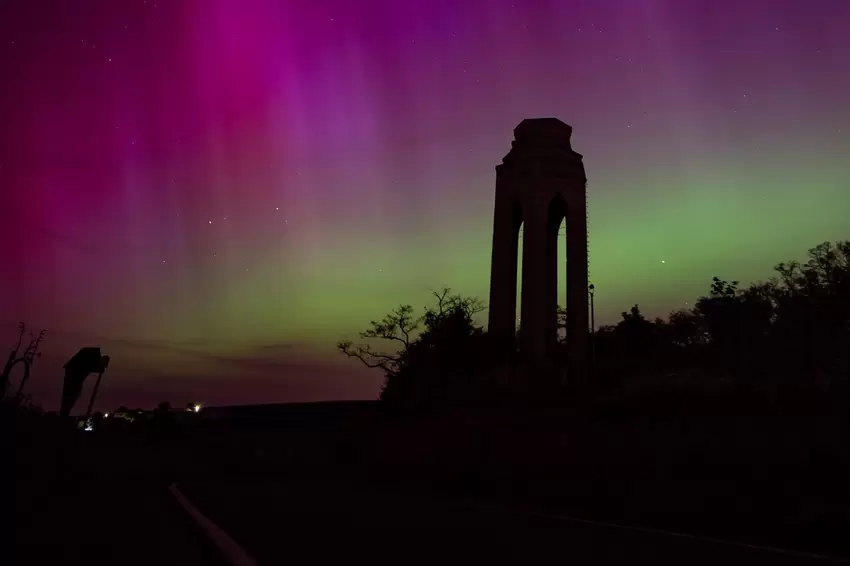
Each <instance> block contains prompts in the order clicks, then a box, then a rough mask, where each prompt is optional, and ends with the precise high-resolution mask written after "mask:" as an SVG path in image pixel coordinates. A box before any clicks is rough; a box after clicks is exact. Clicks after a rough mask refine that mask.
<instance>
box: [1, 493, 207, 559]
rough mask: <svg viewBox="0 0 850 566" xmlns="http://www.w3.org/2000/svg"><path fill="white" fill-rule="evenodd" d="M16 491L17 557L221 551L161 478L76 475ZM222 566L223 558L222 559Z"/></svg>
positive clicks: (203, 555)
mask: <svg viewBox="0 0 850 566" xmlns="http://www.w3.org/2000/svg"><path fill="white" fill-rule="evenodd" d="M53 494H54V496H53V497H49V496H48V491H47V490H45V489H44V486H43V485H40V486H36V485H32V486H30V487H29V489H28V490H26V491H24V490H23V489H21V488H19V490H18V493H17V494H16V507H17V509H16V511H17V513H16V518H17V520H16V521H15V531H14V532H15V556H14V558H13V559H12V560H11V561H10V562H5V561H4V560H3V561H0V562H4V563H9V564H15V565H26V564H34V565H35V564H37V565H40V566H41V565H47V564H63V565H69V566H70V565H76V564H80V565H83V564H85V565H98V564H104V565H106V564H108V565H116V566H118V565H120V566H133V565H137V564H138V565H154V564H175V565H176V564H180V565H184V566H191V565H198V564H209V565H214V566H218V565H219V564H220V562H219V559H218V557H217V555H216V554H215V552H213V550H212V548H211V547H210V546H209V544H208V543H207V541H206V540H204V539H203V538H202V536H201V534H200V532H199V531H198V530H197V529H196V528H195V526H194V525H193V524H192V523H191V520H190V518H189V517H188V515H187V514H186V513H185V512H184V511H183V509H181V508H180V507H179V505H178V504H177V503H176V502H175V500H174V498H173V497H172V496H171V494H170V493H169V492H168V490H167V489H166V486H165V485H162V484H159V483H152V482H138V481H132V480H130V479H127V478H123V479H119V480H116V481H114V482H104V481H103V480H100V481H99V482H98V483H95V482H92V481H85V482H79V481H74V482H72V483H69V484H68V485H66V486H64V487H63V488H56V489H54V490H53ZM222 566H223V565H222Z"/></svg>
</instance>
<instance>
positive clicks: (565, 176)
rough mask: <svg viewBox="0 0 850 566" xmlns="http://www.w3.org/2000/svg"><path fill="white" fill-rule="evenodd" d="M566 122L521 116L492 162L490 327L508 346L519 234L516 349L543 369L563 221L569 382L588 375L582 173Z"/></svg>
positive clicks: (552, 325) (550, 340)
mask: <svg viewBox="0 0 850 566" xmlns="http://www.w3.org/2000/svg"><path fill="white" fill-rule="evenodd" d="M571 135H572V127H570V126H568V125H567V124H565V123H563V122H561V121H560V120H558V119H557V118H533V119H527V120H523V121H522V122H521V123H520V124H519V126H517V127H516V128H515V129H514V141H513V142H511V150H510V152H508V154H507V155H506V156H505V157H504V159H502V163H501V164H500V165H497V166H496V205H495V210H494V218H493V258H492V264H491V274H490V320H489V332H490V333H491V335H494V336H496V337H498V338H500V339H501V340H502V342H503V343H504V344H515V342H514V340H515V336H516V297H517V252H518V250H519V229H520V226H523V238H522V246H523V247H522V256H523V257H522V295H521V301H522V308H521V320H520V333H519V338H520V340H519V342H520V343H519V349H520V352H521V353H522V355H523V358H524V359H525V360H527V362H528V363H529V364H531V365H532V366H533V367H541V366H545V365H546V364H547V363H548V362H549V361H550V360H551V359H552V354H553V351H554V348H555V346H556V344H557V336H558V327H557V322H558V321H557V304H558V269H559V266H563V263H561V262H559V258H558V232H559V229H560V225H561V221H562V220H563V219H564V218H566V224H567V247H566V248H567V257H566V260H567V262H566V276H567V301H566V308H567V352H568V371H569V374H570V380H571V381H572V380H583V379H584V378H585V377H586V376H587V358H588V333H589V327H588V281H587V272H588V268H587V265H588V262H587V178H586V176H585V172H584V165H583V163H582V156H581V154H579V153H576V152H575V151H573V149H572V147H571V145H570V136H571Z"/></svg>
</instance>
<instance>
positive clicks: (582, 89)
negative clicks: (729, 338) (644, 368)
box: [0, 0, 850, 410]
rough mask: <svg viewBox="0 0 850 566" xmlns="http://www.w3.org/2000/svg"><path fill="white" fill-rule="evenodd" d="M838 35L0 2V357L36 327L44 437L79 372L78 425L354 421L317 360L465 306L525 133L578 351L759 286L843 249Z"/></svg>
mask: <svg viewBox="0 0 850 566" xmlns="http://www.w3.org/2000/svg"><path fill="white" fill-rule="evenodd" d="M848 25H850V2H848V1H847V0H802V1H790V0H747V1H742V0H712V1H711V2H697V1H687V0H628V1H626V0H584V1H568V0H526V1H523V0H421V1H414V0H405V1H400V0H358V1H356V2H355V1H353V0H352V1H343V0H335V1H334V0H310V1H301V0H293V1H289V2H284V1H281V0H238V1H237V0H147V1H144V0H85V1H83V0H75V1H71V0H50V1H46V0H22V1H10V0H5V1H4V2H3V3H2V7H1V8H0V65H2V67H0V71H1V72H2V74H0V77H2V87H0V120H1V121H0V211H2V216H1V217H0V218H2V220H0V237H2V242H3V250H4V253H3V264H2V268H0V269H2V277H0V291H2V293H3V294H2V297H3V308H2V309H0V340H2V342H0V350H2V351H5V349H6V345H5V344H7V343H8V344H9V345H12V344H13V339H14V338H15V336H16V326H17V323H18V321H19V320H24V321H26V322H27V323H28V324H29V325H31V326H32V327H33V328H41V327H44V328H47V329H48V334H47V337H46V341H45V343H44V357H43V358H42V359H40V360H38V361H37V362H36V364H35V366H34V372H33V376H32V378H31V381H30V383H31V387H30V388H29V390H30V392H31V393H32V394H33V396H34V400H35V401H36V402H37V403H41V404H43V405H44V407H45V409H56V408H57V407H56V406H57V404H58V397H59V393H60V379H61V374H62V370H61V365H62V363H64V362H65V361H66V360H67V358H68V357H70V356H71V355H72V354H73V353H74V352H75V351H76V350H77V349H78V348H79V347H82V346H86V345H94V346H101V347H102V349H103V351H104V353H106V354H109V355H110V356H111V357H112V364H111V366H110V369H109V371H108V372H107V374H106V376H105V378H104V384H103V387H102V389H101V393H100V402H99V403H98V408H100V409H103V410H110V409H112V408H114V407H115V406H117V405H118V404H126V405H128V406H131V407H135V406H139V407H150V406H153V405H154V404H155V403H156V402H158V401H161V400H169V401H171V402H172V403H173V404H175V405H176V404H182V403H186V402H188V401H195V400H198V401H202V402H205V403H210V404H225V403H255V402H285V401H306V400H324V399H353V398H375V397H376V396H377V393H378V388H379V386H380V382H381V380H382V376H381V374H380V373H379V372H377V371H375V370H371V371H370V370H367V369H366V368H363V367H361V366H360V365H358V363H357V362H354V361H351V360H347V359H344V358H343V357H342V356H341V355H340V354H338V353H337V352H336V351H335V349H334V343H335V342H336V341H337V340H338V339H341V338H346V337H352V338H354V337H356V333H357V332H358V331H359V330H361V329H363V328H365V327H366V325H367V324H368V321H369V320H370V319H373V318H379V317H381V316H383V314H385V313H386V312H387V311H389V310H390V309H392V308H394V307H395V306H397V305H398V304H400V303H410V304H412V305H414V306H415V307H416V308H420V307H424V306H425V305H426V304H429V292H430V290H431V289H436V288H440V287H442V286H450V287H452V288H453V289H454V290H455V291H458V292H460V293H462V294H464V295H475V296H478V297H480V298H482V299H484V300H486V299H487V298H488V289H489V270H490V242H491V237H492V206H493V190H494V181H495V171H494V166H495V165H496V164H498V163H499V162H500V160H501V158H502V157H503V156H504V155H505V154H506V153H507V151H508V150H509V149H510V142H511V139H512V135H513V134H512V130H513V128H514V127H515V126H516V125H517V124H518V123H519V122H520V121H521V120H522V119H523V118H528V117H543V116H554V117H558V118H560V119H562V120H563V121H565V122H567V123H568V124H570V125H572V126H573V147H574V148H575V150H576V151H578V152H580V153H582V154H583V155H584V156H585V166H586V169H587V175H588V178H589V182H588V196H589V214H590V277H591V281H592V282H593V283H594V284H595V286H596V289H597V294H596V297H597V301H596V305H597V316H596V320H597V322H598V323H612V322H616V320H617V319H618V318H619V313H620V312H621V311H623V310H627V309H628V308H629V307H630V306H631V305H633V304H635V303H639V304H640V305H641V308H642V310H644V311H645V312H646V313H647V314H648V315H650V316H656V315H661V316H666V314H667V313H669V311H670V310H672V309H676V308H681V307H685V306H688V305H687V303H689V302H691V303H692V301H693V300H694V299H695V298H696V297H697V296H698V295H700V294H704V293H706V292H707V291H708V289H709V286H710V281H711V277H712V276H714V275H718V276H720V277H724V278H728V279H738V280H740V281H741V282H742V283H748V282H751V281H754V280H758V279H763V278H766V277H768V276H769V275H770V274H771V271H772V267H773V266H774V265H775V264H776V263H778V262H779V261H783V260H789V259H802V258H803V257H804V256H805V252H806V250H807V249H808V248H810V247H813V246H814V245H816V244H818V243H820V242H822V241H825V240H839V239H847V238H848V237H850V33H848ZM562 286H563V283H562ZM561 302H562V303H563V299H561ZM485 321H486V318H483V319H482V322H485ZM5 357H6V354H5V353H4V354H2V359H3V360H5ZM18 379H19V376H18V375H16V376H14V379H13V381H17V380H18ZM91 381H93V380H91ZM89 386H90V384H89ZM87 391H88V387H87V388H86V390H85V391H84V393H83V399H87V395H88V393H87ZM83 404H84V403H83Z"/></svg>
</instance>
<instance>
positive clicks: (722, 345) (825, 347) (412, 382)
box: [337, 241, 850, 410]
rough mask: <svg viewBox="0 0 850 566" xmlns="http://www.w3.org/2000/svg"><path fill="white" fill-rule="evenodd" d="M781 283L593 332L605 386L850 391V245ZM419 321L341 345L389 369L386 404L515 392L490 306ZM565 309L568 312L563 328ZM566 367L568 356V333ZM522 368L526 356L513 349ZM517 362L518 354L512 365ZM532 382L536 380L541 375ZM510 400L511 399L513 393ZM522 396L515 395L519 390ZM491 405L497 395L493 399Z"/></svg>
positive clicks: (380, 325) (718, 283)
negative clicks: (489, 322)
mask: <svg viewBox="0 0 850 566" xmlns="http://www.w3.org/2000/svg"><path fill="white" fill-rule="evenodd" d="M775 270H776V273H777V276H776V277H774V278H772V279H770V280H768V281H766V282H758V283H754V284H752V285H750V286H749V287H747V288H743V289H742V288H740V287H739V282H738V281H726V280H723V279H720V278H719V277H715V278H714V279H713V280H712V283H711V287H710V290H709V293H708V294H707V295H706V296H702V297H700V298H699V299H698V300H697V301H696V302H695V306H694V307H693V308H692V309H687V310H685V309H681V310H676V311H674V312H672V313H671V314H670V315H669V317H668V319H667V320H666V321H665V320H662V319H660V318H658V319H656V320H654V321H649V320H647V319H646V318H645V317H644V315H643V314H642V313H641V311H640V307H639V305H634V306H633V307H631V309H630V310H629V311H626V312H623V313H622V320H621V321H620V322H619V323H617V324H616V325H608V326H602V327H600V328H599V329H597V330H596V331H595V332H592V333H591V339H592V346H593V347H595V354H594V360H595V367H594V368H593V371H594V374H595V381H596V384H597V385H606V384H607V385H611V384H616V383H617V382H623V381H624V380H629V379H632V380H635V379H638V378H639V377H641V376H642V377H644V378H649V377H650V376H657V375H662V376H675V375H680V376H681V375H684V376H687V375H692V374H697V373H699V374H702V375H711V376H713V377H715V378H717V379H725V380H730V381H731V382H732V383H734V384H735V386H736V387H737V388H738V390H739V391H741V392H744V391H747V390H750V389H753V388H761V389H766V390H767V391H768V393H769V394H773V395H775V394H776V391H777V388H781V387H783V386H794V387H800V386H803V387H809V388H811V387H816V388H820V389H823V390H830V391H834V392H839V391H843V392H845V393H846V392H847V390H848V379H849V378H850V241H844V242H837V243H830V242H825V243H823V244H820V245H818V246H817V247H815V248H812V249H811V250H809V253H808V260H807V261H806V262H804V263H799V262H787V263H780V264H779V265H777V266H776V268H775ZM434 296H435V298H436V305H435V306H433V307H428V308H426V309H425V311H424V313H423V314H422V315H421V316H416V315H415V314H414V309H413V307H411V306H410V305H402V306H400V307H398V308H396V309H395V310H393V311H392V312H390V313H389V314H387V315H386V316H385V317H384V318H383V319H381V320H379V321H371V322H370V326H369V328H368V329H367V330H365V331H363V332H361V333H360V338H361V340H362V341H363V343H362V344H360V345H355V344H354V343H353V342H352V341H342V342H340V343H338V345H337V347H338V349H339V350H340V351H341V352H342V353H343V354H345V355H346V356H349V357H352V358H356V359H359V360H360V361H361V362H363V363H364V364H366V365H367V366H368V367H372V368H379V369H381V370H383V371H384V374H385V382H384V386H383V388H382V390H381V394H380V399H381V400H382V401H384V402H385V403H387V404H390V405H394V406H396V407H397V408H399V409H403V410H410V409H412V408H414V407H415V408H418V409H421V408H436V407H439V406H441V405H443V406H445V405H451V404H454V403H461V404H462V403H465V402H474V401H475V400H478V401H481V400H485V399H487V398H492V396H494V395H496V396H498V395H497V394H496V393H495V392H496V391H497V390H499V389H502V390H504V389H505V384H504V383H502V382H498V381H497V378H496V377H495V373H494V372H493V366H494V364H495V363H496V359H497V358H498V359H504V355H503V354H504V352H497V351H494V349H493V345H492V344H491V343H490V342H489V340H488V336H487V333H486V331H484V329H482V328H481V327H479V326H476V325H475V324H474V322H473V318H474V316H475V314H477V313H479V312H481V311H482V310H484V305H483V303H481V302H480V301H479V300H477V299H474V298H468V297H462V296H460V295H456V294H451V291H450V289H448V288H445V289H443V290H442V291H441V292H435V293H434ZM567 314H568V313H567V312H566V311H565V310H564V309H563V308H561V307H558V311H557V313H556V316H557V317H558V327H559V329H563V328H565V327H566V316H567ZM559 344H560V346H559V352H557V357H558V359H561V360H563V359H564V358H565V355H566V346H565V339H564V337H563V334H561V339H560V342H559ZM511 354H512V355H513V356H512V357H513V358H514V359H517V358H521V352H516V351H515V352H511ZM510 357H511V356H509V359H510ZM532 379H533V377H532ZM503 392H504V391H503ZM513 393H517V391H513ZM488 396H489V397H488Z"/></svg>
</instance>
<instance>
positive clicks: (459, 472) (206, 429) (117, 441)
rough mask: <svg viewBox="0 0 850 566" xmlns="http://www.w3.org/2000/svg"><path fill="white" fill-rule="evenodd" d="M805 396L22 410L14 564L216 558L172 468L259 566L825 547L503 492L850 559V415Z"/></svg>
mask: <svg viewBox="0 0 850 566" xmlns="http://www.w3.org/2000/svg"><path fill="white" fill-rule="evenodd" d="M794 406H795V407H797V409H796V410H795V411H791V410H789V409H787V408H785V407H782V406H772V408H770V407H768V408H764V407H761V408H760V407H759V406H758V405H757V404H753V403H751V402H749V401H747V402H741V403H736V404H733V403H730V402H727V403H723V404H720V403H718V402H717V401H716V400H707V401H706V400H702V399H700V400H699V402H697V403H694V402H688V401H687V399H684V398H682V397H680V396H679V397H676V398H673V399H669V400H666V401H665V400H663V399H657V400H655V401H652V400H650V401H641V402H640V403H639V404H635V403H628V404H627V405H625V406H623V407H621V408H617V407H616V406H614V405H612V404H610V403H607V404H606V405H605V406H604V407H598V408H595V409H593V410H589V411H585V412H582V411H573V410H564V409H560V408H559V409H557V410H552V411H549V410H546V411H538V410H534V411H531V412H528V411H520V410H511V411H507V412H505V411H504V410H497V411H495V412H493V411H469V410H465V411H462V412H461V413H459V414H445V415H435V416H433V417H428V418H417V419H411V420H406V421H400V422H395V421H384V420H383V419H382V418H378V417H377V415H372V416H369V414H368V413H369V412H368V411H366V412H365V413H363V414H362V415H361V414H360V413H361V412H362V411H360V410H359V409H358V410H357V414H358V415H360V416H356V417H355V416H353V414H349V412H350V411H349V409H345V410H342V409H339V408H338V407H337V408H336V409H334V411H337V412H340V415H337V416H338V417H339V418H331V417H332V416H333V414H330V415H329V414H327V413H328V411H329V410H330V409H327V407H325V408H322V407H318V409H316V410H315V411H317V412H316V414H317V415H318V416H317V417H315V419H313V417H312V416H311V415H313V412H315V411H314V409H313V408H310V409H309V410H308V409H307V408H303V407H302V408H298V409H297V410H293V411H289V410H284V409H281V410H280V411H272V413H274V415H260V416H259V417H252V416H251V415H241V414H238V415H230V416H229V418H216V419H210V420H207V419H203V418H201V419H200V420H198V419H195V418H194V417H191V416H190V420H188V421H186V420H183V421H179V420H178V421H173V420H171V419H165V420H160V421H157V420H156V419H154V420H152V421H150V422H147V424H139V423H135V424H133V425H132V426H128V425H126V423H125V424H121V423H120V422H115V423H112V424H111V425H108V426H106V425H105V426H104V427H103V428H102V429H98V430H97V431H95V432H93V433H84V432H82V431H69V430H64V429H63V428H62V427H61V426H59V425H58V423H56V422H55V421H51V420H49V419H46V420H45V419H43V418H33V419H32V420H31V422H30V421H26V420H20V419H19V420H18V421H17V422H16V423H15V424H13V425H9V424H8V423H4V424H6V425H8V426H4V427H2V430H4V431H6V430H12V431H14V432H15V435H14V436H15V445H16V449H15V453H14V455H13V461H14V462H15V464H16V465H15V467H14V469H15V477H14V492H15V511H16V513H15V515H16V517H15V519H14V522H13V523H12V524H14V529H9V530H7V531H5V532H4V535H6V536H9V535H11V534H12V533H14V536H15V544H14V545H6V547H7V548H14V554H15V560H14V561H13V562H12V563H15V564H51V563H62V564H121V565H122V566H124V565H128V564H129V565H133V564H172V563H173V564H178V563H179V564H215V563H216V560H217V557H216V556H215V555H214V554H213V552H212V550H211V547H210V545H209V544H208V543H207V541H206V540H204V539H203V538H202V537H201V535H200V534H199V532H198V531H197V529H196V528H195V526H194V525H193V524H192V523H191V522H190V519H189V517H188V516H187V515H186V513H185V511H183V510H182V509H181V508H180V507H179V506H178V505H177V504H176V502H175V501H174V500H173V499H172V497H171V495H170V494H169V492H168V489H167V487H168V485H169V484H170V483H171V482H172V481H175V480H176V481H177V482H178V485H180V487H181V489H182V490H183V491H184V493H185V494H186V495H187V496H188V497H189V499H190V500H192V501H193V502H194V503H195V504H196V505H197V506H198V507H199V508H200V509H201V511H203V512H204V513H206V514H207V515H208V516H209V518H210V519H212V520H213V521H214V522H216V523H217V524H218V525H219V526H220V527H221V528H222V529H224V530H225V531H226V532H228V533H229V534H230V536H232V537H233V538H234V539H235V540H236V541H237V542H238V543H240V544H241V545H243V546H244V547H245V549H246V550H247V551H248V553H249V554H250V555H252V556H254V557H255V558H256V559H257V560H258V561H259V562H260V564H261V565H262V566H269V564H278V563H283V562H285V561H286V562H293V563H323V562H327V561H330V560H346V561H357V562H360V561H363V560H368V561H369V562H389V561H392V562H393V563H401V564H408V563H424V562H426V561H427V562H433V561H436V560H439V561H446V560H449V561H450V562H455V561H457V560H464V559H465V560H467V561H470V560H473V561H475V563H482V562H483V563H487V562H497V563H526V562H533V561H539V560H544V559H547V560H559V561H560V560H570V559H572V560H579V561H584V562H591V563H611V562H620V563H632V562H635V563H643V562H649V561H650V560H652V561H653V562H662V563H677V564H679V563H681V564H697V563H705V564H709V563H710V564H716V563H718V562H720V561H721V560H736V561H739V562H741V563H755V564H774V563H776V564H806V563H812V564H815V563H825V562H823V561H819V560H814V561H813V560H809V559H805V558H800V557H794V556H791V555H788V554H785V555H783V554H775V553H769V552H764V551H757V550H754V549H747V548H743V547H740V546H739V547H735V546H728V545H718V544H714V543H706V542H700V541H697V540H695V539H693V538H684V537H669V536H661V535H658V534H652V533H648V532H637V531H634V530H623V529H612V528H609V527H604V526H600V525H598V524H597V525H590V524H588V523H580V522H574V521H572V522H571V521H561V520H555V519H552V518H551V517H548V518H547V517H544V516H539V515H537V516H530V515H529V514H528V513H525V514H523V513H516V512H507V511H505V510H504V509H505V508H506V507H509V508H512V509H515V508H522V509H537V510H545V511H549V512H551V513H552V514H554V515H570V516H579V517H584V518H587V519H592V520H596V521H601V522H610V523H618V524H625V525H640V526H644V527H653V528H656V529H661V530H667V531H676V532H686V533H693V534H702V535H706V536H710V537H715V538H722V539H726V540H737V541H744V542H748V543H750V544H753V545H764V546H772V547H780V548H787V549H794V550H797V551H800V552H809V553H815V554H821V555H833V556H850V552H848V544H850V543H848V540H849V539H848V537H847V536H846V533H847V532H850V531H848V526H850V506H848V487H850V476H849V475H848V473H847V470H848V469H850V460H848V459H850V451H848V450H847V449H846V447H847V446H850V427H848V417H849V416H850V415H848V413H847V411H846V409H845V408H844V407H843V406H842V407H839V408H838V409H840V410H836V409H835V408H834V407H833V408H832V409H830V408H829V405H826V404H823V403H818V404H813V405H811V406H805V405H804V404H803V403H801V402H800V401H799V400H795V403H794ZM635 407H638V408H639V411H638V409H636V408H635ZM326 409H327V410H326ZM334 411H330V412H331V413H333V412H334ZM278 414H280V415H282V416H285V417H286V418H282V417H281V418H278V416H277V415H278ZM313 420H316V422H312V421H313ZM9 440H10V442H11V439H9ZM63 446H64V447H65V448H64V451H63V449H62V448H61V447H63ZM62 454H64V455H62ZM62 467H64V469H66V470H68V471H67V472H66V473H65V474H64V476H63V479H62V481H58V480H57V475H58V474H57V473H56V470H57V469H60V468H62ZM367 486H368V487H367ZM7 493H8V492H7ZM402 494H403V495H402ZM475 501H477V502H478V503H474V502H475ZM485 502H487V503H488V504H489V507H488V506H487V505H485ZM495 502H499V504H500V505H502V506H504V507H501V508H500V509H501V510H497V509H494V508H493V507H492V505H494V504H495ZM482 506H485V507H486V509H484V508H482ZM2 558H4V557H0V563H6V561H5V560H3V559H2ZM456 559H457V560H456Z"/></svg>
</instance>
